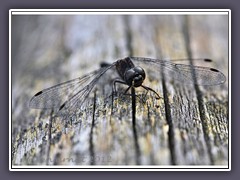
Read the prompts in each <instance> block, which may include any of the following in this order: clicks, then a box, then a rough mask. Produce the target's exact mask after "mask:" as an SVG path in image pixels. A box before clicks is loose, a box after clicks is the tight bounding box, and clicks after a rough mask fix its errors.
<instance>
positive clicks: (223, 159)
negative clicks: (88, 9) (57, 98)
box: [12, 15, 228, 165]
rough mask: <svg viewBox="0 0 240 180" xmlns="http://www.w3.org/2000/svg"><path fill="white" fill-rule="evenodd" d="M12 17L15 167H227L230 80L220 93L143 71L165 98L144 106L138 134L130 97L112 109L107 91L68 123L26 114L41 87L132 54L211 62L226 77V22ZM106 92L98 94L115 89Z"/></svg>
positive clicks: (196, 18) (176, 18) (220, 19)
mask: <svg viewBox="0 0 240 180" xmlns="http://www.w3.org/2000/svg"><path fill="white" fill-rule="evenodd" d="M13 20H14V21H13V33H12V37H13V38H12V39H13V42H14V43H12V44H14V47H13V58H12V64H13V67H12V72H13V73H12V74H13V79H12V84H13V88H12V90H13V92H12V146H13V150H12V163H13V164H15V165H25V164H27V165H36V164H40V165H46V164H50V165H90V164H96V165H134V164H147V165H172V164H176V165H185V164H186V165H226V164H227V163H228V86H227V85H228V84H227V82H226V83H225V84H223V85H220V86H214V87H201V86H200V87H196V86H194V85H191V84H189V85H187V86H186V85H183V84H182V82H180V83H179V82H177V81H173V80H172V78H171V77H165V80H164V81H163V82H162V79H161V76H160V75H161V73H160V72H159V74H156V71H153V69H154V67H153V69H148V68H147V67H144V68H145V70H146V72H147V77H148V78H147V79H146V81H145V82H144V84H145V85H146V86H149V87H151V88H153V89H154V90H156V91H157V92H159V94H160V95H161V96H162V97H164V98H161V99H160V100H157V99H156V98H155V95H154V94H151V93H149V94H148V96H147V98H146V100H145V102H144V103H143V102H142V101H143V100H139V99H138V98H137V99H136V100H137V102H136V127H135V128H136V134H135V135H137V136H135V135H134V131H133V126H132V113H131V112H132V107H131V98H130V97H129V96H122V97H119V98H117V99H115V100H114V102H113V108H112V104H111V100H110V99H111V98H106V97H107V95H104V94H101V93H100V94H97V95H96V96H95V99H94V94H91V95H90V97H89V100H90V101H89V104H87V105H86V106H85V109H83V111H82V113H81V115H80V116H76V117H71V118H67V119H64V120H63V119H62V118H61V117H55V114H54V113H52V112H51V110H49V111H45V110H33V109H29V108H28V107H27V103H28V102H29V99H30V98H31V96H32V95H33V94H34V93H36V92H38V91H39V90H41V89H44V88H47V87H50V86H52V85H54V84H57V83H60V82H63V81H66V80H70V79H73V78H75V77H79V76H82V75H84V74H86V73H88V72H91V71H92V70H95V69H97V68H99V64H100V62H101V61H103V60H104V61H105V60H107V61H108V62H111V60H116V59H118V58H123V57H125V56H128V55H133V56H143V57H153V58H156V57H157V58H164V59H179V58H187V57H207V58H211V59H214V60H215V64H214V67H215V68H218V69H220V70H221V71H223V72H224V74H225V75H226V76H227V74H228V68H227V64H228V59H227V56H228V48H227V41H228V34H227V17H226V16H106V15H103V16H16V17H14V19H13ZM200 65H205V64H200ZM153 72H154V73H155V74H154V73H153ZM108 75H109V76H110V74H108ZM108 75H107V76H106V78H107V77H108ZM156 77H157V78H156ZM103 82H104V81H103ZM101 85H102V86H99V88H100V89H99V91H104V92H105V90H106V91H107V90H109V87H107V85H106V84H105V85H104V84H101ZM101 87H102V88H101ZM196 88H199V90H197V89H196ZM136 91H137V92H136V93H137V94H139V95H140V94H142V93H145V92H144V91H143V90H142V89H136ZM105 93H106V94H107V92H105ZM199 93H200V95H199ZM199 97H200V98H199ZM107 100H109V101H107ZM91 102H92V103H91ZM93 102H94V103H93ZM201 113H202V115H201Z"/></svg>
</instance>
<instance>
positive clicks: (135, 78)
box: [124, 67, 145, 87]
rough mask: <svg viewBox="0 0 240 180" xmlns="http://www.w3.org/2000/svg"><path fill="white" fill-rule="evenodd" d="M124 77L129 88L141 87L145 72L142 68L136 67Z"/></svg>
mask: <svg viewBox="0 0 240 180" xmlns="http://www.w3.org/2000/svg"><path fill="white" fill-rule="evenodd" d="M124 77H125V81H126V82H127V84H128V85H129V86H132V85H133V86H134V87H139V86H141V85H142V82H143V80H144V79H145V72H144V70H143V69H142V68H139V67H134V68H132V69H129V70H127V71H126V73H125V76H124Z"/></svg>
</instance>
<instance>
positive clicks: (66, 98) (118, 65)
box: [29, 57, 226, 111]
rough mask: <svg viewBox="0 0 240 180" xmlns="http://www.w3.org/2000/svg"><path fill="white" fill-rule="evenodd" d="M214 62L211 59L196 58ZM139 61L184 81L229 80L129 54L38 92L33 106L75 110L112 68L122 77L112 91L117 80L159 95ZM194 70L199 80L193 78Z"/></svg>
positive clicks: (208, 71) (206, 70)
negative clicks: (145, 84)
mask: <svg viewBox="0 0 240 180" xmlns="http://www.w3.org/2000/svg"><path fill="white" fill-rule="evenodd" d="M193 60H200V61H206V62H211V60H210V59H193ZM135 64H145V65H147V66H148V67H150V68H151V69H158V71H160V70H163V72H164V74H165V73H166V74H167V75H168V76H171V77H173V78H174V79H176V80H180V81H182V82H184V83H196V84H199V85H220V84H222V83H224V82H225V81H226V77H225V76H224V74H223V73H222V72H220V71H219V70H217V69H214V68H209V67H202V66H193V65H186V64H176V63H173V62H171V61H165V60H160V59H152V58H143V57H126V58H123V59H119V60H117V61H116V62H114V63H112V64H105V65H103V66H102V68H100V69H98V70H96V71H93V72H91V73H89V74H87V75H85V76H83V77H79V78H76V79H73V80H70V81H67V82H63V83H60V84H57V85H55V86H52V87H50V88H47V89H44V90H42V91H40V92H38V93H36V94H35V95H34V96H33V97H32V98H31V100H30V103H29V106H30V107H31V108H34V109H55V110H57V111H61V110H63V109H68V108H71V109H74V108H76V107H81V105H82V104H83V102H84V101H85V100H86V98H87V97H88V96H89V94H90V92H91V91H92V90H93V88H94V86H95V85H96V83H97V82H98V81H99V80H100V79H101V78H102V77H103V75H104V74H105V73H106V72H107V71H109V70H110V69H112V70H115V71H117V73H118V76H119V77H118V78H115V79H113V81H112V82H113V84H112V92H113V94H114V93H115V92H116V83H120V84H125V85H127V86H128V88H127V89H126V90H125V93H126V92H127V91H128V90H129V89H130V88H131V87H133V88H137V87H142V88H144V89H146V90H147V91H152V92H153V93H155V94H156V96H157V97H158V98H159V95H158V93H157V92H156V91H154V90H153V89H152V88H150V87H147V86H144V85H143V82H144V79H145V78H146V73H145V71H144V69H143V68H142V67H140V66H136V65H135ZM193 73H194V76H195V77H196V81H193Z"/></svg>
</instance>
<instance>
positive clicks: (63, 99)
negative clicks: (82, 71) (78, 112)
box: [29, 63, 115, 110]
mask: <svg viewBox="0 0 240 180" xmlns="http://www.w3.org/2000/svg"><path fill="white" fill-rule="evenodd" d="M114 66H115V63H113V64H112V65H111V66H108V67H104V68H101V69H99V70H96V71H93V72H91V73H89V74H87V75H85V76H83V77H80V78H76V79H73V80H70V81H67V82H64V83H61V84H58V85H55V86H53V87H50V88H47V89H44V90H42V91H40V92H38V93H37V94H35V95H34V96H33V97H32V99H31V100H30V103H29V106H30V107H31V108H35V109H42V108H52V109H58V110H61V109H63V108H69V107H74V106H81V104H82V103H83V102H84V101H85V99H86V97H87V96H88V95H89V93H90V92H91V90H92V89H93V87H94V86H95V84H96V83H97V81H98V80H99V79H100V78H101V76H102V75H103V74H104V73H105V72H106V71H107V70H109V69H110V68H112V67H114Z"/></svg>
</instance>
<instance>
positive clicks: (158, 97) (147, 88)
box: [141, 85, 162, 99]
mask: <svg viewBox="0 0 240 180" xmlns="http://www.w3.org/2000/svg"><path fill="white" fill-rule="evenodd" d="M141 87H143V88H144V89H146V90H147V93H148V91H152V92H154V93H155V94H156V96H157V97H156V99H160V98H162V97H161V96H159V94H158V93H157V92H156V91H154V90H153V89H152V88H150V87H147V86H144V85H141ZM147 93H146V94H145V96H146V95H147Z"/></svg>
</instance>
